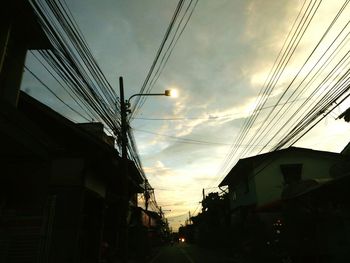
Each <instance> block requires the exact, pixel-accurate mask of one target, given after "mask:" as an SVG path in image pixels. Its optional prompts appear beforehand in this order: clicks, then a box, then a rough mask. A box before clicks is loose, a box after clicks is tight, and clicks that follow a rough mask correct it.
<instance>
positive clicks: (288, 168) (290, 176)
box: [280, 163, 303, 184]
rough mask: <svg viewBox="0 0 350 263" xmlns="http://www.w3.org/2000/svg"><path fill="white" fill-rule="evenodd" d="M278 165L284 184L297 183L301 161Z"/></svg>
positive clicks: (299, 178) (299, 177)
mask: <svg viewBox="0 0 350 263" xmlns="http://www.w3.org/2000/svg"><path fill="white" fill-rule="evenodd" d="M280 167H281V171H282V174H283V179H284V182H285V184H292V183H297V182H299V181H300V180H301V171H302V168H303V164H302V163H295V164H282V165H281V166H280Z"/></svg>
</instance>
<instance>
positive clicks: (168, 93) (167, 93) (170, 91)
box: [164, 89, 177, 97]
mask: <svg viewBox="0 0 350 263" xmlns="http://www.w3.org/2000/svg"><path fill="white" fill-rule="evenodd" d="M164 95H165V96H170V97H177V90H175V89H167V90H165V93H164Z"/></svg>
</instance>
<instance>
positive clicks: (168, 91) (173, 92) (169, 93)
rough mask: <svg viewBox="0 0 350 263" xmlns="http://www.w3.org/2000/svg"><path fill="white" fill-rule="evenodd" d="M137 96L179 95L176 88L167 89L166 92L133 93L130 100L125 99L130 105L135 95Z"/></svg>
mask: <svg viewBox="0 0 350 263" xmlns="http://www.w3.org/2000/svg"><path fill="white" fill-rule="evenodd" d="M136 96H140V97H141V96H167V97H177V90H175V89H167V90H165V91H164V93H148V94H144V93H137V94H134V95H132V96H131V97H130V98H129V99H128V100H126V101H125V103H126V104H127V105H128V106H130V100H131V99H132V98H133V97H136Z"/></svg>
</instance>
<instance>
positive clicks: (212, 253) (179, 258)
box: [149, 243, 236, 263]
mask: <svg viewBox="0 0 350 263" xmlns="http://www.w3.org/2000/svg"><path fill="white" fill-rule="evenodd" d="M197 262H198V263H235V262H236V261H234V260H233V259H232V258H230V257H228V256H225V255H223V253H222V252H220V251H219V250H211V249H204V248H200V247H198V246H196V245H191V244H187V243H180V244H174V245H173V246H171V245H169V246H164V247H162V248H160V250H159V251H158V252H157V254H156V255H155V256H154V257H153V258H152V259H151V260H150V261H149V263H197Z"/></svg>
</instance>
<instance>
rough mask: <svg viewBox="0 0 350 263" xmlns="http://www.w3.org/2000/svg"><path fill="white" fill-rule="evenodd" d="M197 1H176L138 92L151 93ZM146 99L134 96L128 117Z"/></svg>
mask: <svg viewBox="0 0 350 263" xmlns="http://www.w3.org/2000/svg"><path fill="white" fill-rule="evenodd" d="M197 3H198V0H190V1H189V3H188V4H187V6H186V0H180V1H179V2H178V4H177V6H176V9H175V11H174V14H173V17H172V19H171V21H170V24H169V26H168V28H167V31H166V33H165V35H164V37H163V40H162V42H161V44H160V46H159V48H158V51H157V54H156V57H155V58H154V60H153V62H152V65H151V68H150V69H149V71H148V74H147V76H146V79H145V80H144V82H143V84H142V87H141V89H140V92H139V94H149V93H151V90H152V89H153V87H154V85H155V83H156V82H157V80H158V78H159V76H160V75H161V74H162V72H163V70H164V68H165V66H166V64H167V62H168V60H169V58H170V56H171V54H172V52H173V50H174V48H175V46H176V44H177V42H178V40H179V38H180V37H181V35H182V33H183V32H184V30H185V28H186V26H187V24H188V22H189V20H190V18H191V16H192V14H193V12H194V9H195V8H196V5H197ZM184 6H186V7H184ZM180 16H181V17H180ZM146 100H147V97H145V96H140V97H137V98H136V100H135V104H134V105H133V106H132V111H131V115H130V116H129V117H130V119H132V118H133V117H134V116H135V115H136V114H137V113H138V112H139V110H140V108H141V107H142V106H143V105H144V103H145V101H146Z"/></svg>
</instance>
